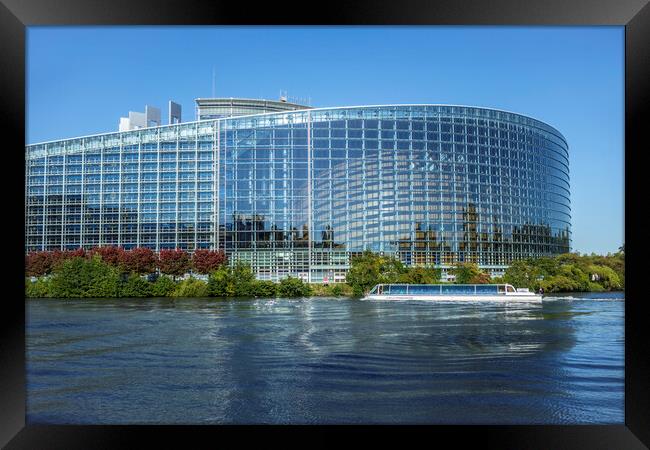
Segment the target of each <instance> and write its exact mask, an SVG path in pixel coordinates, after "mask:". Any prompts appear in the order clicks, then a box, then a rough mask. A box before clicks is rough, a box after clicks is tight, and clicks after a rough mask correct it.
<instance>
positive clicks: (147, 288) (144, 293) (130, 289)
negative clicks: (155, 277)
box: [120, 274, 152, 297]
mask: <svg viewBox="0 0 650 450" xmlns="http://www.w3.org/2000/svg"><path fill="white" fill-rule="evenodd" d="M151 291H152V290H151V283H149V282H148V281H147V280H144V279H142V278H141V277H140V276H139V275H136V274H131V275H129V277H128V278H127V279H126V281H124V282H122V284H121V286H120V296H122V297H151Z"/></svg>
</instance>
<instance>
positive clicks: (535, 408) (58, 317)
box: [26, 293, 624, 424]
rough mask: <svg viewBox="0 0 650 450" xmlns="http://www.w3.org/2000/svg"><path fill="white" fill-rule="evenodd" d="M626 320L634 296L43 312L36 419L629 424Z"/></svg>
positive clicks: (136, 304)
mask: <svg viewBox="0 0 650 450" xmlns="http://www.w3.org/2000/svg"><path fill="white" fill-rule="evenodd" d="M589 297H592V298H589ZM593 297H595V298H593ZM623 313H624V302H623V295H622V294H620V293H618V294H591V295H580V296H578V295H576V296H573V297H561V298H548V297H547V298H545V300H544V302H543V304H542V305H526V304H520V305H516V306H515V305H513V304H510V305H508V306H506V305H498V304H486V303H475V304H458V303H446V304H445V303H427V302H372V301H359V300H349V299H343V300H336V299H317V298H315V299H302V300H288V299H276V300H230V301H226V300H214V299H212V300H210V299H178V300H175V301H174V300H170V299H159V300H158V299H153V300H152V299H146V300H135V299H120V300H105V299H102V300H28V301H27V327H26V334H27V420H28V422H29V423H76V424H87V423H96V424H108V423H115V424H117V423H120V424H127V423H128V424H131V423H133V424H136V423H137V424H144V423H156V424H158V423H169V424H172V423H193V424H202V423H215V424H220V423H300V424H304V423H307V424H312V423H346V424H347V423H431V424H435V423H437V424H442V423H445V424H446V423H458V424H470V423H471V424H478V423H481V424H519V423H531V424H532V423H535V424H539V423H546V424H569V423H607V424H612V423H617V424H622V423H624V414H623V397H624V390H623V389H624V386H623V382H624V359H623V356H624V355H623V345H624V321H623V318H624V314H623Z"/></svg>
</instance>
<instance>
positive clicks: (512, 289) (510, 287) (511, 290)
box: [507, 286, 515, 292]
mask: <svg viewBox="0 0 650 450" xmlns="http://www.w3.org/2000/svg"><path fill="white" fill-rule="evenodd" d="M507 288H508V292H515V288H513V287H512V286H507Z"/></svg>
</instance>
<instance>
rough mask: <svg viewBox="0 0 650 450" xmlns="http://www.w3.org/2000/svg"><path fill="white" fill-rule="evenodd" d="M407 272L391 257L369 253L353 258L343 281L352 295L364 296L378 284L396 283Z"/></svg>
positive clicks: (402, 265) (399, 262)
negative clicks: (350, 288)
mask: <svg viewBox="0 0 650 450" xmlns="http://www.w3.org/2000/svg"><path fill="white" fill-rule="evenodd" d="M406 272H407V268H406V267H404V264H402V262H401V261H399V260H398V259H396V258H393V257H391V256H381V255H378V254H376V253H372V252H370V251H365V252H363V253H362V254H361V255H359V256H356V257H353V258H352V260H351V262H350V270H349V271H348V273H347V275H346V278H345V281H346V283H347V284H349V285H350V286H351V287H352V291H353V293H354V295H356V296H361V295H365V294H366V293H367V292H368V291H369V290H370V289H372V287H373V286H375V285H376V284H379V283H386V284H388V283H396V282H397V281H398V280H399V278H400V277H401V276H404V274H405V273H406Z"/></svg>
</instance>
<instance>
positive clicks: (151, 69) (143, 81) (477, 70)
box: [26, 26, 624, 253]
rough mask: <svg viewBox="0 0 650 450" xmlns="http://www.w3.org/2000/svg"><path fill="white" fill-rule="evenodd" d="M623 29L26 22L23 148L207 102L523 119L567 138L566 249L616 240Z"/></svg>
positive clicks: (610, 245) (590, 248) (612, 244)
mask: <svg viewBox="0 0 650 450" xmlns="http://www.w3.org/2000/svg"><path fill="white" fill-rule="evenodd" d="M623 50H624V29H623V27H464V26H462V27H461V26H456V27H433V26H432V27H281V28H280V27H264V28H260V27H30V28H28V30H27V118H26V120H27V136H26V140H27V142H28V143H35V142H42V141H48V140H56V139H61V138H68V137H75V136H81V135H88V134H96V133H103V132H108V131H114V130H117V127H118V122H119V118H120V116H126V115H127V114H128V111H144V105H145V104H149V105H152V106H157V107H159V108H161V110H162V113H163V123H167V114H166V105H167V101H168V100H170V99H171V100H174V101H176V102H178V103H180V104H181V105H182V107H183V120H184V121H188V120H193V119H194V115H195V114H194V99H195V98H197V97H209V96H211V95H212V73H213V67H214V68H215V70H216V77H215V87H216V95H217V96H223V97H249V98H270V99H277V98H278V96H279V94H280V91H281V90H286V91H288V95H289V96H290V97H302V98H307V97H310V98H311V105H312V106H316V107H319V106H320V107H325V106H344V105H368V104H385V103H452V104H464V105H476V106H486V107H493V108H499V109H505V110H508V111H513V112H518V113H522V114H526V115H529V116H532V117H535V118H537V119H540V120H543V121H545V122H547V123H549V124H550V125H552V126H554V127H556V128H557V129H558V130H560V131H561V132H562V133H563V134H564V136H565V137H566V139H567V141H568V142H569V151H570V164H571V167H570V171H571V191H572V193H571V209H572V231H573V242H572V249H573V250H574V251H580V252H583V253H591V252H596V253H607V252H614V251H616V249H617V248H618V247H619V246H620V245H621V243H623V242H624V237H623V223H624V222H623V214H624V211H623V204H624V192H623V182H624V168H623V157H624V156H623V155H624V152H623V148H624V147H623V145H624V51H623Z"/></svg>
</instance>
